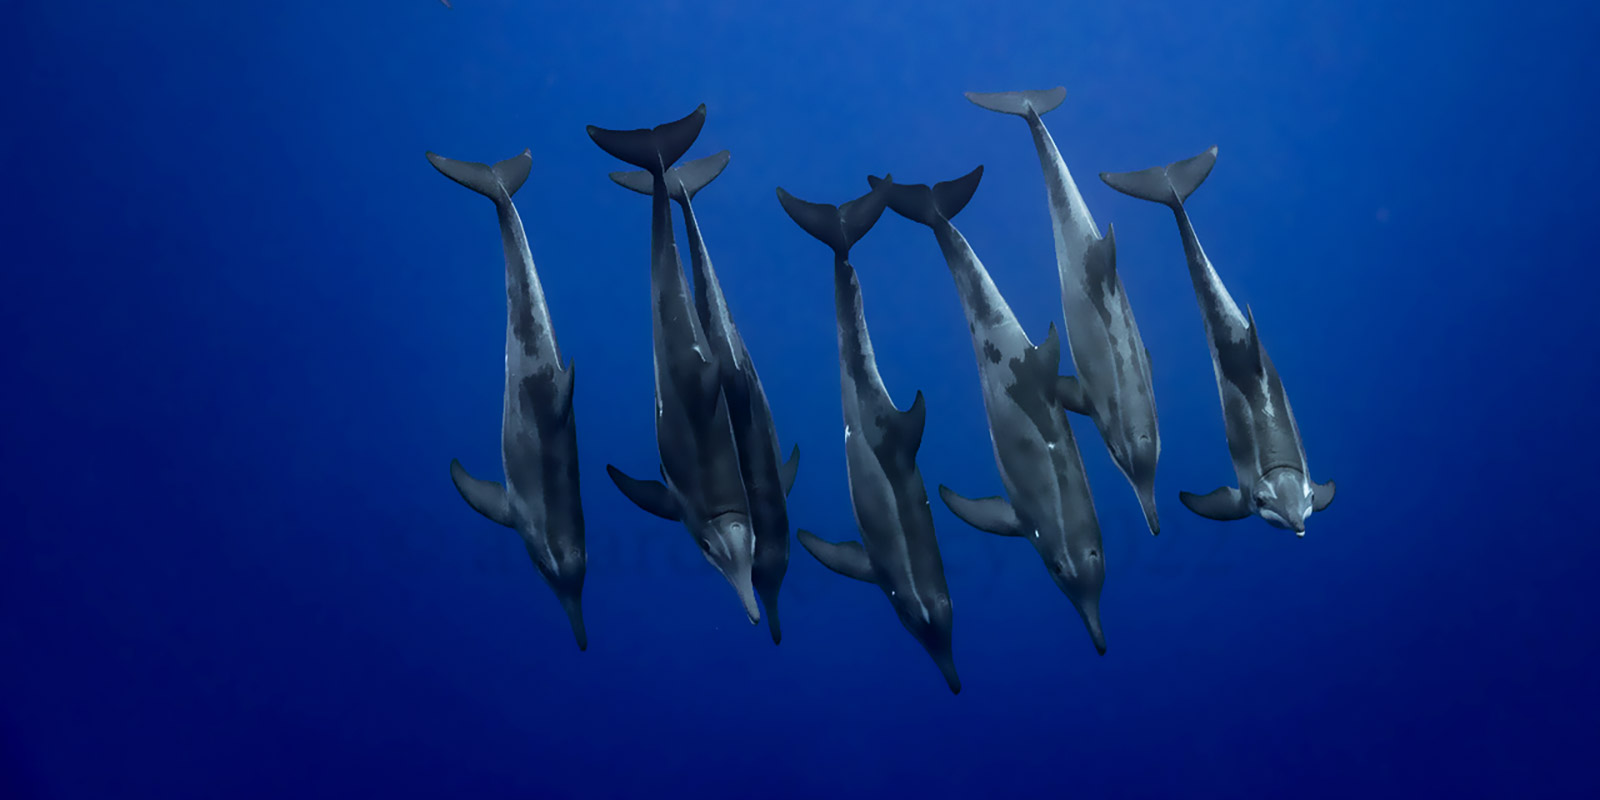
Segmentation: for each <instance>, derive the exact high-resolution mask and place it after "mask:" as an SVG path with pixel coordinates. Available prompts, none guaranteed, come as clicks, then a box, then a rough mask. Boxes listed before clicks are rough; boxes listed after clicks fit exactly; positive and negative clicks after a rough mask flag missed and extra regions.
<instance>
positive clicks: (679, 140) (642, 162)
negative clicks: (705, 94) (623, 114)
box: [587, 103, 706, 175]
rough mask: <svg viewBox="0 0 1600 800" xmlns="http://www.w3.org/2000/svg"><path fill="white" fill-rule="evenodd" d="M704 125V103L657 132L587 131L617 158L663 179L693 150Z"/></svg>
mask: <svg viewBox="0 0 1600 800" xmlns="http://www.w3.org/2000/svg"><path fill="white" fill-rule="evenodd" d="M705 124H706V104H705V103H701V104H700V106H699V107H698V108H696V109H695V110H694V111H691V112H689V115H688V116H686V117H684V118H683V119H678V120H673V121H672V122H664V123H662V124H660V125H657V126H655V127H654V128H638V129H635V130H626V131H625V130H612V129H609V128H601V127H598V126H595V125H590V126H588V128H587V130H588V132H589V138H590V139H593V140H594V143H595V144H597V145H599V146H600V149H601V150H604V151H606V152H607V153H610V154H611V155H612V156H613V157H614V158H617V159H620V160H622V161H626V162H628V163H629V164H632V165H634V166H636V167H640V168H642V169H644V170H645V171H646V172H649V173H650V174H651V175H662V174H665V173H666V171H667V170H668V169H669V168H671V167H672V165H673V164H675V163H677V161H678V159H680V158H682V157H683V154H684V153H686V152H688V150H689V148H690V147H692V146H694V142H695V140H696V139H698V138H700V129H701V128H703V127H705Z"/></svg>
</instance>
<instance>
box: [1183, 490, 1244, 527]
mask: <svg viewBox="0 0 1600 800" xmlns="http://www.w3.org/2000/svg"><path fill="white" fill-rule="evenodd" d="M1178 499H1179V500H1182V501H1183V504H1184V505H1185V506H1187V507H1188V509H1189V510H1190V511H1193V512H1194V513H1196V514H1199V515H1200V516H1202V517H1205V518H1206V519H1214V520H1217V521H1219V522H1231V521H1233V520H1236V519H1244V518H1245V517H1248V516H1250V504H1249V503H1248V502H1246V501H1245V499H1244V493H1243V492H1240V491H1239V490H1238V489H1235V488H1233V487H1232V486H1223V487H1221V488H1219V489H1217V490H1216V491H1213V492H1211V493H1210V494H1203V495H1202V494H1195V493H1193V492H1178Z"/></svg>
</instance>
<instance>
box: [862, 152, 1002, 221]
mask: <svg viewBox="0 0 1600 800" xmlns="http://www.w3.org/2000/svg"><path fill="white" fill-rule="evenodd" d="M980 180H983V165H981V164H980V165H978V168H977V169H974V170H973V171H971V172H969V173H967V174H965V175H962V176H961V177H959V178H956V179H955V180H950V181H942V182H940V183H936V184H934V185H933V186H931V187H930V186H928V185H927V184H921V183H913V184H898V183H893V182H891V181H890V180H889V179H888V178H887V177H884V178H881V179H880V178H875V177H871V176H868V177H867V183H868V184H870V185H871V186H872V187H873V188H874V189H876V188H878V187H879V186H880V185H883V184H888V185H889V189H888V193H889V207H890V208H892V209H894V213H896V214H899V215H900V216H902V217H905V218H906V219H909V220H911V221H912V222H920V223H922V224H924V225H929V226H932V225H934V224H937V223H938V222H939V221H940V220H945V221H947V222H948V221H949V220H952V219H955V217H956V215H957V214H959V213H961V209H963V208H966V207H967V203H968V202H969V201H971V200H972V194H973V193H974V192H976V191H978V182H979V181H980Z"/></svg>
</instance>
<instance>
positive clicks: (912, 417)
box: [891, 389, 928, 460]
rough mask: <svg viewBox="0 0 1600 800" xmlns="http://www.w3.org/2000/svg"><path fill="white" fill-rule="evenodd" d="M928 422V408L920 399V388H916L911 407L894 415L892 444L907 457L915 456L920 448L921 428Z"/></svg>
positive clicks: (913, 457) (912, 457)
mask: <svg viewBox="0 0 1600 800" xmlns="http://www.w3.org/2000/svg"><path fill="white" fill-rule="evenodd" d="M927 422H928V409H927V406H926V405H925V404H924V402H923V399H922V390H921V389H918V390H917V396H916V399H914V400H912V401H911V407H910V408H908V409H906V410H904V411H901V412H900V413H898V414H896V415H895V416H894V422H893V423H892V425H891V430H893V431H894V441H893V443H892V444H893V446H894V447H895V448H896V449H899V450H900V451H901V452H903V453H904V454H905V457H906V458H907V459H908V460H909V459H915V458H916V457H917V451H918V450H920V449H922V429H923V427H924V426H925V425H927Z"/></svg>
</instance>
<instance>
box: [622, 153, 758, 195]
mask: <svg viewBox="0 0 1600 800" xmlns="http://www.w3.org/2000/svg"><path fill="white" fill-rule="evenodd" d="M731 157H732V154H731V153H729V152H728V151H726V150H724V151H722V152H720V153H714V154H712V155H709V156H706V157H705V158H697V159H695V160H693V161H689V162H685V163H683V164H680V165H678V166H676V167H673V168H672V169H670V170H667V193H668V194H669V195H671V196H672V199H674V200H678V201H683V200H693V199H694V196H695V195H696V194H698V193H699V191H700V190H701V189H704V188H706V184H709V183H711V181H713V180H715V179H716V177H717V176H718V175H721V174H722V170H723V169H724V168H725V167H727V166H728V159H729V158H731ZM674 178H676V180H674ZM611 180H613V181H615V182H616V184H617V185H618V186H621V187H623V188H624V189H632V190H633V191H635V192H638V193H639V194H650V193H651V192H652V191H654V190H655V185H654V181H655V179H654V178H652V177H651V176H650V173H649V172H637V171H636V172H613V173H611Z"/></svg>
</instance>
